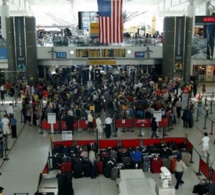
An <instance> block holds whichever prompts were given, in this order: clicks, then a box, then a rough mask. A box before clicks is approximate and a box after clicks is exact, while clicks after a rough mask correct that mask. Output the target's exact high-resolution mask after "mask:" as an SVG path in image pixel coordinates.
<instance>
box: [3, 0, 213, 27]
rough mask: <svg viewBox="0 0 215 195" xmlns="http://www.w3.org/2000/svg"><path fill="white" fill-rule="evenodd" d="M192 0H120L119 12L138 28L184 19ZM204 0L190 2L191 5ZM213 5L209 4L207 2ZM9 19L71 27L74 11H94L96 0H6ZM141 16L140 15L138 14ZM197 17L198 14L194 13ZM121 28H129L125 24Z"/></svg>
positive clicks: (74, 19)
mask: <svg viewBox="0 0 215 195" xmlns="http://www.w3.org/2000/svg"><path fill="white" fill-rule="evenodd" d="M190 1H192V0H124V3H123V10H124V11H125V12H127V14H130V15H132V14H134V13H137V15H140V16H139V17H133V20H132V22H130V24H131V25H132V24H135V25H141V24H143V23H144V19H145V20H146V21H147V20H149V19H148V18H149V17H152V16H156V17H159V16H164V15H168V14H169V15H172V14H173V13H174V12H175V14H179V15H185V14H186V9H187V6H188V4H189V2H190ZM207 1H208V0H194V4H195V5H199V4H203V3H204V2H207ZM211 2H212V4H213V5H214V3H213V1H211ZM1 3H2V1H1ZM7 4H8V5H9V8H10V15H11V16H18V15H29V16H32V15H33V16H35V18H36V24H37V25H40V26H47V25H49V26H73V27H75V26H76V25H77V23H78V11H97V0H23V1H20V0H7ZM141 13H142V14H141ZM198 13H199V10H198ZM125 25H129V22H126V23H125Z"/></svg>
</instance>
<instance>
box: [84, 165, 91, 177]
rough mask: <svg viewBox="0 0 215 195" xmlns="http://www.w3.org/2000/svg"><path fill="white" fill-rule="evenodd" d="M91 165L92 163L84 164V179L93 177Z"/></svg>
mask: <svg viewBox="0 0 215 195" xmlns="http://www.w3.org/2000/svg"><path fill="white" fill-rule="evenodd" d="M91 168H92V166H91V164H90V163H84V164H83V169H84V177H91Z"/></svg>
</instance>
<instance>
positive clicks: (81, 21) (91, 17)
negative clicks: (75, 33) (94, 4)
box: [78, 11, 98, 30]
mask: <svg viewBox="0 0 215 195" xmlns="http://www.w3.org/2000/svg"><path fill="white" fill-rule="evenodd" d="M94 22H98V12H87V11H85V12H84V11H83V12H78V28H79V29H81V30H89V29H90V23H94Z"/></svg>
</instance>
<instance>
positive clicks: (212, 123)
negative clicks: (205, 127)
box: [210, 121, 214, 135]
mask: <svg viewBox="0 0 215 195" xmlns="http://www.w3.org/2000/svg"><path fill="white" fill-rule="evenodd" d="M213 127H214V122H213V121H211V132H210V135H213V134H214V133H213V131H214V130H213Z"/></svg>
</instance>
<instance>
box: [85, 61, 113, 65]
mask: <svg viewBox="0 0 215 195" xmlns="http://www.w3.org/2000/svg"><path fill="white" fill-rule="evenodd" d="M88 64H89V65H116V61H115V60H89V61H88Z"/></svg>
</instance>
